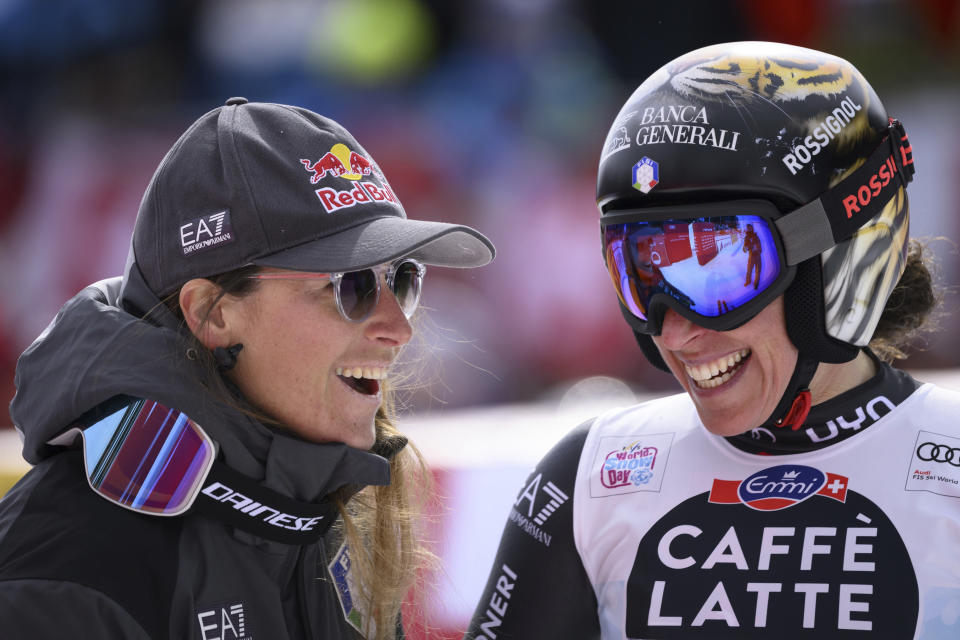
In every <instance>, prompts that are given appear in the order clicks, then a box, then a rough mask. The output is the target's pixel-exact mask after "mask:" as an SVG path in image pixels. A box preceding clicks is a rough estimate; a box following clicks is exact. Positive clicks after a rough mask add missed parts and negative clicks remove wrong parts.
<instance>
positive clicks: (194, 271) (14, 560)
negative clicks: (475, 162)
mask: <svg viewBox="0 0 960 640" xmlns="http://www.w3.org/2000/svg"><path fill="white" fill-rule="evenodd" d="M305 168H306V170H305ZM348 169H349V171H348ZM493 251H494V250H493V246H492V245H491V244H490V242H489V240H487V238H485V237H484V236H483V235H481V234H480V233H479V232H477V231H475V230H474V229H471V228H469V227H465V226H461V225H452V224H446V223H440V222H430V221H418V220H409V219H407V218H406V214H405V213H404V210H403V208H402V206H401V205H400V203H399V201H398V200H397V198H396V196H395V194H393V192H392V190H391V189H390V186H389V184H388V183H387V181H386V179H385V178H384V176H383V173H382V171H381V170H380V169H379V167H377V166H376V164H375V163H373V161H372V160H371V159H370V158H369V156H368V155H367V153H366V152H365V151H364V150H363V148H362V147H360V145H359V143H358V142H357V141H356V140H355V139H354V138H353V136H352V135H350V133H349V132H347V131H346V130H345V129H343V128H342V127H341V126H339V125H338V124H337V123H335V122H333V121H332V120H329V119H327V118H324V117H323V116H320V115H318V114H315V113H312V112H310V111H307V110H305V109H301V108H297V107H289V106H285V105H275V104H258V103H247V102H246V100H244V99H242V98H234V99H231V100H230V101H228V103H227V105H225V106H223V107H220V108H217V109H215V110H213V111H211V112H210V113H208V114H206V115H205V116H203V117H201V118H200V119H199V120H198V121H197V122H196V123H194V125H193V126H192V127H191V128H190V129H189V130H188V131H187V132H186V133H184V134H183V136H182V137H181V138H180V140H179V141H178V142H177V144H176V145H175V146H174V147H173V148H172V149H171V150H170V152H169V153H168V154H167V156H166V157H165V158H164V160H163V161H162V162H161V164H160V166H159V168H158V169H157V171H156V173H155V175H154V178H153V180H152V181H151V182H150V185H149V186H148V187H147V191H146V193H145V195H144V197H143V201H142V205H141V208H140V211H139V214H138V218H137V223H136V226H135V228H134V233H133V239H132V243H131V251H130V258H129V260H128V263H127V270H126V273H125V275H124V277H123V278H122V279H121V278H114V279H111V280H106V281H103V282H100V283H97V284H95V285H93V286H91V287H88V288H87V289H85V290H83V291H82V292H81V293H80V294H78V295H77V296H76V297H75V298H74V299H73V300H71V301H70V302H68V303H67V304H66V305H65V306H64V308H63V310H62V311H61V313H60V314H59V315H58V316H57V318H56V319H55V320H54V322H53V323H52V324H51V325H50V327H49V328H48V329H47V330H46V331H45V332H44V333H43V334H42V335H41V336H40V337H39V338H38V339H37V341H36V342H35V343H34V344H33V345H32V346H31V347H30V348H29V349H28V350H27V351H26V352H25V353H24V355H23V356H22V357H21V358H20V361H19V363H18V368H17V383H18V389H17V394H16V397H15V398H14V401H13V403H12V405H11V416H12V417H13V419H14V421H15V423H16V425H17V427H18V429H20V431H21V433H22V435H23V437H24V457H25V458H27V460H28V461H30V462H31V463H34V464H36V467H35V468H34V469H33V470H32V471H30V472H29V473H28V474H27V475H26V476H25V478H24V479H23V480H22V481H21V482H20V483H19V484H18V485H17V486H16V487H15V488H14V489H13V490H12V491H11V493H10V494H9V496H8V498H7V499H5V500H4V501H3V503H2V505H0V620H2V621H3V631H2V632H0V635H3V637H11V638H27V637H29V638H54V637H63V635H64V634H66V635H70V634H73V635H79V636H82V637H96V638H107V637H124V638H134V637H136V638H144V637H153V638H168V637H169V638H213V637H223V638H227V637H230V638H251V637H257V638H268V637H288V636H289V637H324V638H352V637H356V635H357V633H358V632H359V633H361V634H362V635H363V636H364V637H371V638H373V637H377V638H381V637H382V638H388V637H389V638H393V637H394V634H395V630H397V628H398V620H400V617H399V609H400V604H401V602H402V601H403V600H404V598H405V597H406V595H407V592H408V591H409V589H410V586H411V585H412V584H413V582H414V580H415V578H416V576H417V571H418V570H419V569H420V568H421V567H422V566H423V564H424V562H426V561H428V560H429V558H430V555H429V553H428V552H427V550H426V548H425V546H424V543H423V542H422V540H423V538H422V535H421V531H420V529H419V526H420V524H419V507H418V505H419V504H421V500H422V496H421V494H423V495H428V494H429V478H428V477H427V476H426V475H425V473H426V472H425V466H424V462H423V460H422V459H421V458H420V457H419V454H417V452H416V450H415V448H413V447H406V444H407V439H406V437H405V436H404V435H402V434H401V433H400V432H399V431H398V430H397V428H396V427H395V426H394V423H395V417H394V414H393V395H392V390H391V379H392V377H393V370H392V368H393V365H394V363H395V361H396V359H397V357H398V355H399V353H400V351H401V349H402V348H403V347H404V345H406V343H407V342H408V341H409V340H410V339H411V336H412V333H413V328H412V326H411V317H412V316H413V314H414V313H415V311H416V309H417V305H418V302H419V300H420V293H421V290H422V286H423V283H424V275H425V273H426V267H425V266H424V265H433V266H441V267H466V268H469V267H478V266H482V265H484V264H486V263H488V262H489V261H490V260H492V259H493ZM104 499H105V500H104ZM120 507H122V508H120ZM156 516H161V517H156ZM63 625H68V626H69V627H70V628H69V629H67V628H63Z"/></svg>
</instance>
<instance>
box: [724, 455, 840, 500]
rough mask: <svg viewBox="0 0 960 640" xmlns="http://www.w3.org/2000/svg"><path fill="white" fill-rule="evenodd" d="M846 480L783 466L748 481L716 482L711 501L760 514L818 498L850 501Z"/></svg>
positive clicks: (817, 471) (793, 465) (765, 471)
mask: <svg viewBox="0 0 960 640" xmlns="http://www.w3.org/2000/svg"><path fill="white" fill-rule="evenodd" d="M847 484H848V481H847V478H846V476H841V475H837V474H835V473H824V472H823V471H820V470H819V469H815V468H813V467H806V466H803V465H798V464H783V465H778V466H776V467H768V468H766V469H764V470H763V471H758V472H756V473H754V474H753V475H752V476H750V477H749V478H747V479H746V480H718V479H715V480H714V481H713V488H711V489H710V497H709V498H708V501H709V502H712V503H714V504H745V505H747V506H748V507H750V508H751V509H757V510H758V511H778V510H780V509H786V508H787V507H792V506H793V505H795V504H798V503H800V502H803V501H804V500H806V499H807V498H810V497H811V496H815V495H819V496H825V497H827V498H833V499H834V500H838V501H840V502H846V501H847Z"/></svg>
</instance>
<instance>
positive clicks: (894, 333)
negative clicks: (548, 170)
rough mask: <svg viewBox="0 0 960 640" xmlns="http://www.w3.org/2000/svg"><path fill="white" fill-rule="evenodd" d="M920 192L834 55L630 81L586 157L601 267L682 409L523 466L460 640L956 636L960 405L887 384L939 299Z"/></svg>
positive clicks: (723, 50)
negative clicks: (593, 162)
mask: <svg viewBox="0 0 960 640" xmlns="http://www.w3.org/2000/svg"><path fill="white" fill-rule="evenodd" d="M624 129H626V131H627V133H628V138H627V141H626V143H624V139H623V135H622V132H623V130H624ZM913 173H914V165H913V154H912V147H911V146H910V143H909V141H908V140H907V136H906V134H905V132H904V129H903V126H902V125H901V124H900V123H899V122H898V121H896V120H893V119H890V118H888V116H887V114H886V112H885V110H884V108H883V106H882V104H881V103H880V101H879V99H878V97H877V95H876V94H875V93H874V92H873V90H872V89H871V87H870V85H869V84H867V81H866V80H865V79H864V77H863V76H862V75H861V74H860V73H859V72H858V71H857V70H856V69H855V68H854V67H853V66H852V65H851V64H850V63H848V62H846V61H845V60H842V59H840V58H836V57H834V56H830V55H827V54H823V53H820V52H817V51H812V50H809V49H802V48H799V47H792V46H787V45H780V44H774V43H764V42H742V43H731V44H721V45H715V46H712V47H707V48H705V49H700V50H697V51H693V52H690V53H688V54H686V55H684V56H681V57H680V58H678V59H677V60H674V61H672V62H671V63H668V64H667V65H666V66H664V67H663V68H662V69H660V70H659V71H657V72H656V73H655V74H654V75H652V76H651V77H650V78H649V79H647V80H646V81H645V82H644V83H643V84H642V85H640V87H639V88H638V89H637V90H636V92H635V93H634V94H633V96H631V98H630V99H629V100H628V101H627V103H626V104H625V105H624V107H623V109H622V110H621V112H620V114H619V116H618V117H617V119H616V121H615V123H614V125H613V126H612V127H611V130H610V135H609V136H608V142H607V144H606V145H605V146H604V152H603V154H602V156H601V160H600V168H599V177H598V186H597V196H598V204H599V207H600V213H601V219H600V222H601V229H602V233H601V237H602V242H603V247H602V248H603V255H604V259H605V262H606V266H607V268H608V271H609V273H610V276H611V280H612V282H613V285H614V288H615V290H616V292H617V295H618V298H619V303H620V307H621V310H622V312H623V315H624V317H625V318H626V319H627V321H628V323H629V324H630V326H631V328H632V329H633V331H634V333H635V335H636V338H637V341H638V343H639V345H640V347H641V349H642V350H643V353H644V354H645V355H646V357H647V358H648V359H650V360H651V362H653V363H654V364H655V365H656V366H658V367H660V368H662V369H665V370H667V371H669V372H671V373H672V374H673V375H674V376H675V377H676V378H677V380H678V381H679V382H680V384H681V386H682V387H683V390H684V391H685V393H683V394H679V395H676V396H672V397H669V398H663V399H660V400H655V401H653V402H649V403H645V404H642V405H639V406H636V407H629V408H625V409H616V410H612V411H609V412H607V413H604V414H602V415H600V416H598V417H597V418H595V419H594V420H591V421H590V422H588V423H586V424H584V425H582V426H581V427H579V428H577V429H576V430H574V431H573V432H572V433H571V434H569V435H568V436H567V437H566V438H564V439H563V440H562V441H561V442H560V443H559V444H558V445H557V446H556V447H555V448H554V449H553V450H552V451H551V452H550V453H549V454H548V455H547V456H546V457H545V458H544V460H542V461H541V463H540V465H539V466H538V467H537V469H536V470H535V471H534V472H533V474H532V475H531V476H530V479H529V480H528V482H527V484H526V486H525V487H524V488H523V490H521V492H520V494H519V496H518V497H517V499H516V501H515V503H514V509H513V512H512V513H511V515H510V522H508V523H507V525H506V528H505V531H504V534H503V539H502V541H501V546H500V550H499V552H498V556H497V559H496V561H495V564H494V567H493V572H492V574H491V577H490V581H489V582H488V584H487V588H486V591H485V593H484V596H483V598H482V600H481V601H480V603H479V606H478V607H477V610H476V613H475V615H474V619H473V621H472V623H471V625H470V629H469V632H468V634H467V636H468V637H470V638H499V637H517V638H520V637H523V638H527V637H542V638H570V639H573V638H576V639H578V640H580V639H583V638H597V637H603V638H605V639H614V638H617V639H620V638H684V639H689V638H710V639H716V638H768V637H777V638H806V637H824V638H857V637H870V638H890V639H897V640H900V639H903V638H947V637H960V636H958V634H960V619H958V617H957V615H956V613H955V612H956V611H957V610H958V606H960V566H958V564H957V563H956V562H955V558H956V557H957V553H958V549H960V535H958V533H957V532H958V531H960V489H958V486H960V429H958V426H957V425H958V422H957V420H956V415H957V413H958V411H960V396H958V395H957V394H956V393H953V392H948V391H945V390H943V389H939V388H937V387H934V386H933V385H922V384H920V383H919V382H917V381H915V380H914V379H913V378H911V377H910V376H909V375H907V374H906V373H903V372H900V371H897V370H896V369H894V368H892V367H891V366H890V364H889V361H890V360H892V359H893V358H894V357H898V356H899V357H902V356H903V353H902V351H901V350H902V348H903V346H904V345H905V344H906V343H907V341H908V338H909V335H910V333H911V332H912V331H913V330H915V329H917V328H919V327H921V326H922V325H923V324H924V322H925V320H926V318H927V316H928V315H929V313H930V312H931V310H932V308H933V307H934V305H935V302H936V299H937V295H936V293H935V290H934V289H933V287H932V284H931V278H930V272H929V271H928V269H927V267H926V266H925V265H924V261H923V257H922V247H921V245H919V244H917V243H915V242H913V241H909V239H908V233H907V230H908V207H907V198H906V187H907V183H908V182H910V181H911V179H912V177H913ZM751 229H752V234H753V235H750V234H751V231H750V230H751ZM746 237H749V238H750V239H749V243H750V244H751V245H752V248H748V247H746V242H747V240H746V239H744V241H743V242H740V241H739V239H741V238H746ZM649 247H654V248H656V250H657V260H656V262H654V261H652V260H650V259H649V258H648V257H647V256H648V254H650V251H649V250H648V249H647V248H649ZM744 250H748V251H749V252H750V253H751V254H753V253H754V252H755V253H756V254H757V255H760V254H761V253H762V256H763V259H762V260H759V259H758V260H757V261H756V263H755V264H753V265H751V266H752V267H753V269H752V270H753V273H752V274H750V273H748V274H747V277H748V279H751V282H749V283H747V284H746V285H745V284H744V282H745V278H744V256H743V253H744ZM749 271H750V269H748V272H749ZM750 284H753V285H754V286H749V285H750ZM718 300H720V301H722V304H719V303H718Z"/></svg>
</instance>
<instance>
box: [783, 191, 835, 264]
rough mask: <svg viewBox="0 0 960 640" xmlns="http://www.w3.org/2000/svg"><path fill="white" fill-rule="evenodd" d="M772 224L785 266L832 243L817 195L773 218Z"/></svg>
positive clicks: (821, 204) (830, 230) (830, 245)
mask: <svg viewBox="0 0 960 640" xmlns="http://www.w3.org/2000/svg"><path fill="white" fill-rule="evenodd" d="M773 224H774V225H775V226H776V227H777V230H778V231H779V232H780V237H781V238H782V239H783V250H784V254H785V255H784V258H785V259H786V262H787V264H788V265H797V264H800V263H801V262H803V261H804V260H807V259H808V258H812V257H813V256H815V255H819V254H821V253H823V252H824V251H826V250H827V249H829V248H830V247H832V246H834V245H835V244H836V242H835V241H834V239H833V229H832V228H831V227H830V219H829V218H828V217H827V211H826V209H824V208H823V202H822V200H821V199H820V198H817V199H816V200H814V201H813V202H808V203H807V204H805V205H803V206H802V207H800V208H799V209H796V210H794V211H791V212H790V213H788V214H787V215H785V216H781V217H779V218H777V219H776V220H774V221H773Z"/></svg>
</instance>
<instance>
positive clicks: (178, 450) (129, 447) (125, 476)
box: [83, 400, 215, 515]
mask: <svg viewBox="0 0 960 640" xmlns="http://www.w3.org/2000/svg"><path fill="white" fill-rule="evenodd" d="M83 449H84V458H85V462H86V469H87V479H88V480H89V481H90V486H91V487H93V489H94V490H95V491H97V492H98V493H100V494H101V495H102V496H104V497H105V498H107V499H108V500H111V501H113V502H116V503H118V504H121V505H123V506H125V507H128V508H130V509H133V510H136V511H141V512H145V513H151V514H158V515H176V514H178V513H180V512H182V511H184V510H185V509H187V508H188V507H189V506H190V504H191V503H192V502H193V498H194V497H195V496H196V494H197V491H198V490H199V489H200V486H201V484H202V483H203V480H204V478H205V477H206V475H207V473H208V471H209V470H210V466H211V465H212V464H213V459H214V457H215V448H214V445H213V442H212V441H211V440H210V439H209V438H208V437H207V436H206V434H204V433H203V431H202V430H200V428H199V427H198V426H197V425H196V424H195V423H194V422H193V421H192V420H190V418H188V417H187V416H186V415H184V414H183V413H181V412H179V411H176V410H173V409H168V408H167V407H164V406H163V405H161V404H158V403H156V402H154V401H152V400H133V401H131V402H130V403H129V404H127V405H125V406H123V407H122V408H120V409H119V410H117V411H114V412H113V413H111V414H110V415H108V416H106V417H105V418H102V419H101V420H99V421H97V422H96V423H94V424H93V425H91V426H88V427H86V428H84V429H83Z"/></svg>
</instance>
